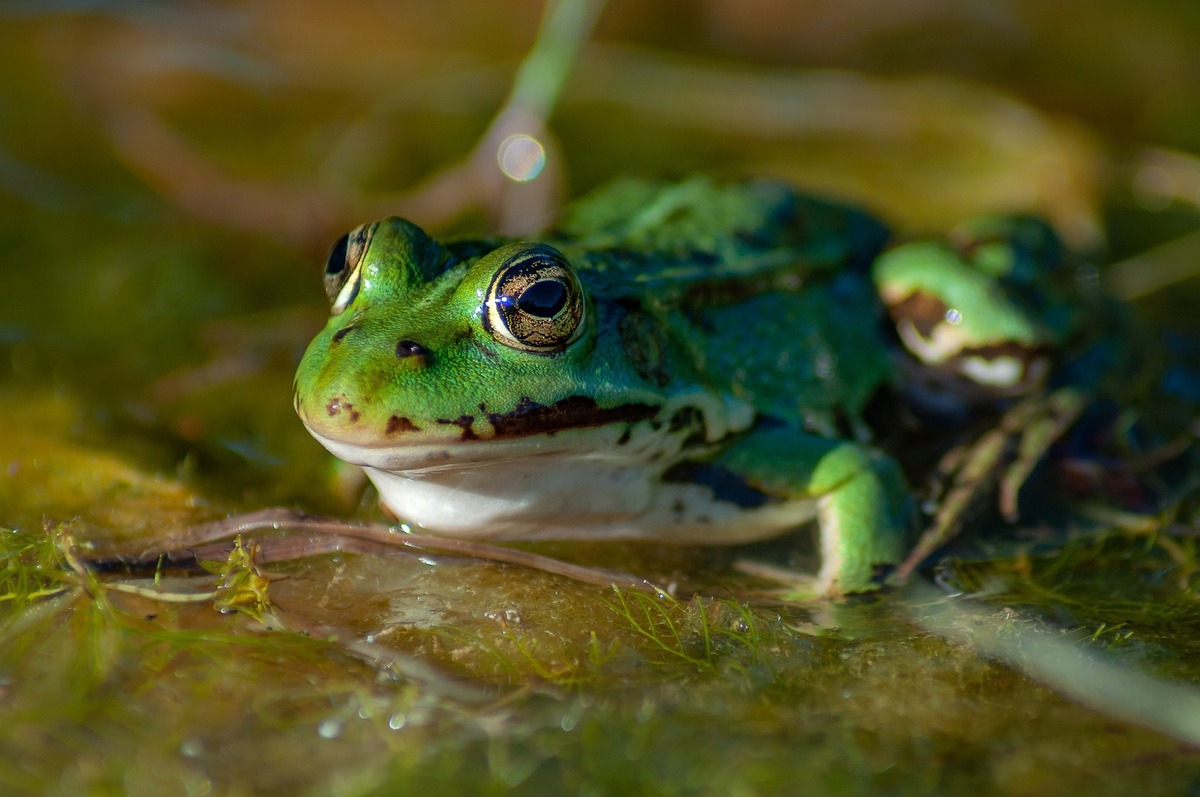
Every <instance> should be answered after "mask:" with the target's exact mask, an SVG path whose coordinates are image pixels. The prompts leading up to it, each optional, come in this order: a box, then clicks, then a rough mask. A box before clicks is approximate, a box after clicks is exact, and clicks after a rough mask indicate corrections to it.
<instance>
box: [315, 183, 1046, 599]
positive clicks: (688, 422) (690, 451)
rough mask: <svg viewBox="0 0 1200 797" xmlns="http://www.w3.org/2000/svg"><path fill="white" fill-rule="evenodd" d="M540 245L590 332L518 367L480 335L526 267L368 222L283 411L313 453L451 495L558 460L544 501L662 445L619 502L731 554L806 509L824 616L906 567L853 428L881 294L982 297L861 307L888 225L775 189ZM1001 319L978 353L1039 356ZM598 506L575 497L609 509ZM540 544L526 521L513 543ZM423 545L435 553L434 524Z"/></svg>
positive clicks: (861, 423) (878, 346) (622, 211)
mask: <svg viewBox="0 0 1200 797" xmlns="http://www.w3.org/2000/svg"><path fill="white" fill-rule="evenodd" d="M541 241H542V242H544V243H547V244H549V245H551V246H553V247H554V248H555V249H557V250H558V251H559V252H561V253H562V254H563V255H564V256H565V258H566V260H567V261H568V262H569V263H570V265H571V267H572V268H573V269H574V273H575V274H576V275H577V277H578V281H579V284H580V285H582V292H583V306H584V308H585V311H584V313H583V316H584V319H583V321H582V323H581V325H580V327H579V329H578V330H577V332H576V334H575V336H574V337H573V338H572V340H571V341H570V342H569V345H565V346H564V347H562V348H561V350H556V351H552V352H536V353H531V352H529V351H524V350H521V349H520V348H519V347H514V346H512V345H509V343H506V342H505V341H504V340H503V339H502V336H497V335H496V334H495V329H494V327H495V324H494V318H493V320H492V322H491V323H492V325H491V326H489V301H491V299H490V298H489V297H490V294H489V290H490V289H491V286H492V285H493V280H494V279H495V278H496V275H497V274H498V273H500V272H501V271H502V270H503V269H504V268H505V263H506V262H507V261H509V260H510V259H511V258H512V256H513V253H514V252H520V251H522V250H523V249H528V247H522V246H513V245H512V244H510V243H508V242H505V241H499V240H483V241H463V242H457V243H451V244H445V245H443V244H439V243H437V242H435V241H433V240H432V239H431V238H429V237H428V236H427V235H425V233H423V232H422V231H421V230H420V229H418V228H417V227H416V226H414V225H412V224H410V223H408V222H405V221H402V220H398V219H389V220H385V221H383V222H380V223H379V224H378V226H377V227H376V228H374V235H373V237H372V238H371V239H370V242H369V245H368V246H367V248H366V250H365V254H363V256H362V259H361V262H360V263H359V274H358V279H359V282H358V287H357V293H356V294H353V293H352V294H346V292H345V291H343V298H345V296H346V295H352V297H353V298H352V301H349V302H348V303H347V304H346V307H345V309H344V311H342V312H340V313H337V314H335V315H334V316H333V317H331V319H330V321H329V323H328V325H327V326H326V327H325V329H324V330H323V331H322V332H321V333H320V334H319V335H317V337H316V338H315V339H314V340H313V341H312V343H311V344H310V345H309V347H308V350H307V351H306V352H305V355H304V357H303V360H302V361H301V363H300V366H299V370H298V372H297V375H296V408H297V411H298V412H299V414H300V416H301V418H302V419H303V420H304V422H305V424H306V426H308V428H309V429H310V431H312V432H313V434H314V435H316V436H317V437H318V439H320V440H322V442H324V443H325V444H326V445H327V446H328V447H330V449H331V450H333V451H334V452H335V453H337V454H339V455H340V456H342V457H343V458H346V459H348V460H350V461H353V462H355V463H356V464H362V465H365V466H368V468H369V470H368V472H369V473H371V472H372V471H371V470H370V468H374V470H375V471H377V472H378V471H389V472H392V473H397V474H400V476H401V478H402V479H404V480H408V479H410V478H412V477H413V476H414V474H415V478H416V479H417V481H420V480H421V479H424V478H426V477H429V476H430V474H434V473H436V474H438V475H444V474H445V473H446V472H447V471H448V470H449V469H452V468H454V467H456V465H455V463H459V464H461V463H460V461H459V458H461V457H465V458H466V460H467V461H468V464H469V467H466V466H464V467H462V468H461V473H456V474H455V475H454V476H453V478H454V480H455V481H454V483H455V484H462V485H466V487H464V491H465V493H469V492H470V486H469V485H470V477H471V473H472V472H473V471H472V470H471V467H475V466H477V465H478V464H479V462H481V461H484V460H488V461H492V460H495V459H499V460H503V459H504V457H505V456H507V454H505V453H503V452H505V451H507V450H512V451H514V452H517V451H519V452H520V453H519V454H517V453H514V454H513V455H512V456H513V458H514V461H516V458H517V457H518V456H519V457H527V456H529V452H530V451H531V450H535V451H536V449H539V448H541V447H544V448H545V449H546V450H547V451H551V450H553V451H555V452H556V455H557V456H559V458H558V459H555V460H553V461H551V460H547V466H546V467H547V468H554V469H556V473H555V478H557V479H560V480H561V479H562V478H563V477H562V475H561V473H562V472H564V471H566V470H568V469H569V468H571V467H573V465H572V460H570V459H563V458H562V457H561V454H562V451H563V449H564V447H567V448H568V449H569V448H570V447H572V446H573V447H576V448H577V449H578V453H579V461H580V462H582V461H585V460H586V461H588V462H592V461H594V460H595V458H596V457H598V456H601V457H604V456H607V457H612V458H615V459H616V461H618V463H619V458H620V457H621V456H622V451H623V450H624V449H622V448H621V446H623V445H624V444H625V442H626V441H627V440H628V439H630V438H631V437H632V438H634V439H635V440H636V439H642V438H639V435H642V436H643V438H646V439H648V438H650V437H653V436H655V435H658V436H660V437H662V438H663V439H664V440H666V439H668V438H669V439H670V440H671V441H673V442H669V443H664V444H663V445H660V446H659V447H658V448H657V449H654V451H653V452H652V453H651V454H643V455H642V456H641V458H640V459H637V461H636V462H634V461H633V460H632V459H631V467H632V466H634V465H636V467H637V468H638V470H637V473H638V474H639V475H638V477H637V478H639V479H644V480H645V481H646V482H648V484H647V485H645V486H646V487H647V489H654V488H658V487H669V488H670V489H675V488H680V487H686V488H688V489H690V490H691V492H690V493H687V495H689V496H691V497H690V498H688V499H687V500H700V499H703V501H704V502H707V503H711V504H712V505H713V506H715V507H716V508H718V509H721V510H727V509H731V508H732V509H734V510H738V511H739V513H740V514H735V516H737V517H741V516H744V517H745V518H746V522H747V523H748V524H753V523H759V524H761V525H762V528H760V529H758V530H757V531H755V532H754V534H752V535H749V537H762V536H769V535H770V534H778V533H783V532H785V531H787V530H789V529H788V528H786V527H780V528H774V527H772V526H770V524H769V523H767V521H763V520H760V518H762V517H764V513H763V512H761V511H760V510H762V508H763V507H768V508H771V507H774V508H778V507H781V506H782V507H788V506H791V505H793V504H795V505H797V506H799V505H800V504H802V503H805V502H808V503H813V504H815V511H816V514H817V517H818V521H819V526H820V534H821V540H820V547H821V552H822V556H823V565H822V568H821V571H820V573H819V576H818V579H817V581H816V584H815V589H816V590H817V591H818V592H821V593H823V594H827V595H829V594H839V593H845V592H854V591H861V590H865V589H870V588H872V587H873V586H874V585H876V584H877V583H878V580H877V578H878V575H879V573H880V571H881V568H884V567H886V566H887V565H890V564H893V563H895V562H897V561H899V560H900V559H901V558H902V557H903V554H904V552H905V548H906V545H907V540H908V537H909V531H910V529H909V503H910V502H909V501H908V496H907V491H906V489H905V487H904V483H903V479H902V477H901V476H900V472H899V468H898V467H897V466H896V464H895V462H894V461H893V460H892V459H891V458H889V457H888V456H887V455H885V454H883V453H881V452H880V451H878V450H876V449H874V448H873V447H872V446H871V445H870V443H869V434H870V433H869V430H868V425H867V423H866V422H865V420H864V418H863V413H864V410H865V408H866V406H867V404H868V402H869V401H871V399H872V397H873V396H875V395H876V394H877V393H878V391H879V389H880V388H882V387H884V386H887V385H889V384H892V383H894V382H895V381H896V380H897V378H898V377H897V374H896V372H895V365H894V362H895V349H894V346H893V344H892V343H891V340H890V335H889V333H888V331H887V329H886V326H885V323H884V322H883V318H884V316H883V311H882V307H881V304H880V302H879V299H878V296H877V293H876V285H877V284H878V285H879V286H880V288H881V289H883V288H886V287H887V285H888V284H889V282H901V283H902V282H904V281H905V280H909V282H911V281H912V280H916V281H917V282H918V283H919V287H920V289H921V290H924V291H927V292H929V293H931V294H932V295H935V296H937V297H939V300H942V301H945V302H949V303H954V302H958V301H960V298H959V295H960V293H963V292H964V291H968V289H970V290H974V291H975V292H976V294H975V295H979V291H980V290H983V291H984V293H987V290H986V288H987V286H988V285H989V284H993V283H994V280H995V278H994V277H989V276H986V275H981V274H980V273H979V269H978V268H975V267H973V266H971V265H970V264H969V263H965V264H964V263H958V264H957V265H953V264H951V266H949V267H948V266H947V262H948V259H949V260H953V259H954V258H953V257H952V256H943V255H944V254H945V253H944V252H938V253H937V254H935V255H930V254H929V252H928V251H924V250H919V249H910V250H907V251H904V250H901V251H899V252H897V253H896V254H894V255H893V256H892V261H891V265H889V266H888V267H887V269H888V270H887V271H886V272H885V273H881V272H877V273H876V275H875V277H874V280H875V282H874V283H873V282H872V276H871V264H872V263H873V262H874V261H875V260H876V258H877V256H878V255H879V253H880V251H881V250H882V248H883V246H884V244H885V241H886V232H885V230H884V228H883V227H882V225H880V224H879V223H878V222H876V221H875V220H874V219H872V218H870V217H869V216H868V215H866V214H865V213H862V212H861V211H858V210H856V209H853V208H848V207H843V206H839V205H835V204H831V203H827V202H824V201H820V200H816V199H811V198H808V197H803V196H800V195H797V194H796V193H795V192H793V191H792V190H791V189H789V188H787V187H785V186H782V185H780V184H777V183H773V182H750V183H742V184H738V185H732V186H718V185H715V184H714V183H712V182H711V181H708V180H705V179H699V178H697V179H692V180H688V181H685V182H681V183H671V184H663V183H651V182H643V181H635V180H628V181H622V182H617V183H614V184H612V185H610V186H608V187H607V188H605V189H602V190H601V191H599V192H597V193H595V194H593V195H591V196H589V197H587V198H585V199H583V200H581V201H580V202H578V203H577V204H575V205H573V206H572V207H571V208H569V209H568V210H567V212H566V213H565V215H564V216H563V218H562V219H561V220H560V222H559V224H558V226H557V227H556V228H555V229H554V230H552V231H551V232H550V233H548V234H547V235H546V236H544V237H543V238H542V239H541ZM913 246H922V245H916V244H914V245H913ZM914 264H915V265H914ZM914 274H915V275H916V276H913V275H914ZM963 295H966V294H963ZM961 301H964V302H965V301H967V300H965V299H964V300H961ZM969 301H972V302H973V301H975V299H974V298H971V299H970V300H969ZM981 301H982V300H981ZM989 301H991V300H990V299H989ZM992 304H993V305H996V303H995V302H992ZM1014 307H1015V305H1014V304H1013V303H1012V302H1011V301H1010V302H1008V303H1007V304H1006V303H1005V302H1003V301H1001V302H1000V303H999V304H998V305H996V306H992V307H990V309H986V315H987V316H988V317H987V318H986V319H983V318H982V316H983V314H984V313H983V309H984V308H983V305H980V314H979V316H977V317H978V318H980V323H979V324H978V326H979V328H980V329H981V330H982V329H983V328H984V327H985V326H986V327H987V328H988V329H987V334H988V335H992V336H994V335H996V334H1001V333H1000V332H997V331H996V330H1000V329H1001V328H1004V325H1005V324H1007V325H1008V327H1007V328H1004V329H1003V330H1002V332H1003V335H1004V336H1005V339H1006V340H1009V339H1011V340H1017V341H1020V342H1022V343H1025V342H1029V341H1033V342H1035V343H1036V342H1038V341H1040V338H1039V337H1038V335H1041V334H1042V333H1040V332H1035V333H1030V326H1031V325H1032V323H1033V322H1032V321H1030V320H1029V319H1028V317H1027V316H1025V315H1023V314H1022V313H1020V312H1017V311H1015V310H1014ZM971 309H972V310H974V309H975V308H973V307H972V308H971ZM985 322H986V323H985ZM1027 333H1029V334H1030V335H1032V337H1029V336H1028V335H1027ZM1023 335H1024V336H1027V337H1026V338H1023V337H1022V336H1023ZM414 343H415V344H417V347H416V348H415V349H414V348H413V346H412V344H414ZM398 346H399V347H400V348H405V347H406V346H407V347H408V352H409V356H401V355H400V354H398V353H397V351H398ZM412 351H417V352H418V354H417V355H412V354H411V352H412ZM672 436H673V437H672ZM506 447H507V448H506ZM651 448H653V447H651ZM643 449H645V446H643ZM410 452H414V453H411V454H410ZM415 452H419V453H415ZM464 452H465V453H464ZM487 452H501V453H500V454H498V455H495V456H493V454H491V453H487ZM568 453H569V452H568ZM476 455H478V458H479V459H478V460H475V459H472V457H475V456H476ZM630 456H631V457H632V456H633V455H630ZM406 457H408V459H406ZM521 461H522V462H526V461H529V460H525V459H522V460H521ZM533 461H536V460H533ZM381 462H383V463H384V464H380V463H381ZM438 462H445V463H449V464H444V465H437V463H438ZM397 463H399V464H397ZM589 467H590V466H589ZM430 468H432V470H431V469H430ZM580 472H581V473H583V472H584V471H582V470H581V471H580ZM593 472H594V471H587V473H593ZM522 473H523V477H522V478H524V479H525V481H526V482H527V481H528V480H529V475H528V473H527V472H525V471H522ZM534 473H536V471H534ZM614 478H615V477H614ZM377 481H378V480H377ZM594 482H595V480H594V479H593V483H582V482H581V483H580V484H579V485H578V488H577V489H578V490H579V491H581V492H587V491H601V490H605V489H608V488H606V487H605V485H604V484H597V483H594ZM406 483H408V482H406ZM495 489H496V488H495V486H494V485H492V486H489V487H488V490H490V491H492V492H495ZM513 489H514V491H515V490H517V489H518V487H516V486H514V488H513ZM519 489H522V490H529V489H531V488H530V487H529V486H528V485H527V484H525V485H524V486H522V487H520V488H519ZM534 489H536V488H534ZM622 489H623V490H625V491H626V492H625V493H621V495H625V494H627V493H628V491H629V489H630V488H629V486H628V485H625V486H623V487H622ZM381 490H382V487H381ZM465 493H464V495H465ZM522 495H525V494H522ZM614 495H616V493H614ZM696 496H700V499H697V498H696ZM490 497H491V496H489V498H490ZM384 500H385V502H388V498H387V497H386V494H385V497H384ZM449 500H451V501H453V500H456V499H449ZM463 500H464V501H467V500H469V499H468V497H464V498H463ZM522 500H524V499H522ZM682 500H683V499H680V502H682ZM680 502H677V503H680ZM393 509H395V510H396V511H397V512H398V513H403V512H404V507H403V506H393ZM676 509H677V514H680V515H681V516H682V515H684V514H687V513H686V512H684V511H683V510H682V509H680V508H679V507H678V506H677V507H676ZM562 511H563V512H566V513H568V514H569V512H570V507H569V506H567V507H566V508H565V509H563V510H562ZM720 516H721V517H729V513H728V512H726V513H725V514H723V515H720ZM431 517H433V516H431ZM588 517H589V518H591V517H593V516H592V515H589V516H588ZM650 517H651V515H650V514H649V513H647V514H646V516H645V519H641V520H639V518H637V517H634V518H631V519H630V520H629V521H628V522H629V523H630V524H631V525H632V526H635V527H636V526H638V524H639V523H642V524H643V525H646V527H645V528H641V529H639V530H638V532H637V535H638V536H649V537H653V538H655V539H662V540H665V541H670V540H671V539H672V538H673V535H674V530H673V526H672V525H671V524H670V523H669V522H668V523H664V522H663V520H662V517H661V516H655V517H654V519H653V521H651V520H650V519H649V518H650ZM542 521H543V518H541V517H539V516H534V515H531V516H530V523H531V525H536V524H538V523H540V522H542ZM580 522H581V523H586V522H591V521H590V520H588V521H583V520H581V521H580ZM737 523H738V521H737V520H734V521H733V522H732V523H729V524H728V527H729V532H728V535H727V539H726V537H724V536H722V534H721V533H720V531H718V532H716V533H714V534H711V535H709V536H708V537H706V538H705V539H704V540H703V541H704V542H709V543H714V542H715V543H720V542H722V541H729V540H735V541H736V540H740V539H746V538H748V535H745V534H739V533H738V531H737V528H736V526H737ZM429 525H430V527H431V528H432V530H434V531H437V530H438V529H437V528H436V525H437V521H436V519H431V520H430V521H429ZM793 525H794V524H793ZM471 531H472V530H471V529H467V533H470V532H471ZM476 531H478V534H479V536H488V529H487V528H479V529H477V530H476ZM456 533H462V529H457V530H456ZM510 536H512V535H510ZM530 536H534V537H536V536H538V535H537V534H533V533H531V535H530ZM570 536H587V530H586V528H583V530H582V531H579V530H574V531H572V532H571V534H570ZM683 539H684V541H692V537H691V536H690V535H683Z"/></svg>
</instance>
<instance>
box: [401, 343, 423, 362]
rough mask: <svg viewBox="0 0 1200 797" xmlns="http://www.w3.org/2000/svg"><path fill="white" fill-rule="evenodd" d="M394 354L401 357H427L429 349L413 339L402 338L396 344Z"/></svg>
mask: <svg viewBox="0 0 1200 797" xmlns="http://www.w3.org/2000/svg"><path fill="white" fill-rule="evenodd" d="M396 356H397V357H400V358H402V359H403V358H405V357H428V356H429V349H427V348H425V347H424V346H422V345H421V344H420V343H417V342H416V341H415V340H402V341H400V342H399V343H397V344H396Z"/></svg>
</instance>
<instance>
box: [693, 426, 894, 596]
mask: <svg viewBox="0 0 1200 797" xmlns="http://www.w3.org/2000/svg"><path fill="white" fill-rule="evenodd" d="M714 464H715V465H717V466H719V467H722V468H727V469H729V470H731V471H733V472H734V473H736V474H738V475H739V476H740V478H741V479H743V480H744V481H745V483H746V484H747V485H748V486H749V487H751V488H753V489H755V490H757V491H759V492H761V493H763V494H764V495H766V496H768V498H769V499H770V500H772V501H774V502H797V503H804V502H815V503H816V515H817V521H818V523H819V535H820V537H819V549H820V555H821V567H820V570H819V572H818V573H817V577H816V582H815V584H811V585H810V586H811V587H812V588H813V591H814V592H816V593H817V594H820V595H824V596H836V595H842V594H846V593H850V592H863V591H866V590H871V589H875V588H876V587H878V586H879V584H880V578H879V576H880V574H881V570H882V568H885V567H887V566H890V565H895V564H896V563H897V562H899V561H900V560H902V559H903V558H904V555H905V553H906V551H907V546H908V543H909V536H910V530H911V522H910V521H911V517H912V512H911V506H912V502H911V500H910V496H909V493H908V490H907V489H906V487H905V484H904V477H903V476H902V475H901V473H900V468H899V466H897V464H896V462H895V461H894V460H892V459H891V458H890V457H887V456H885V455H884V454H882V453H880V452H879V451H876V450H875V449H873V448H871V447H869V446H866V445H863V444H860V443H856V442H853V441H850V440H838V439H830V438H825V437H818V436H815V435H812V434H807V433H805V432H803V431H800V430H793V429H786V428H785V429H778V428H762V429H759V430H757V431H754V432H752V433H751V434H750V435H749V436H748V437H746V438H744V439H742V440H740V441H738V442H737V443H735V444H734V445H732V446H730V447H729V448H728V449H726V450H724V451H723V452H722V453H721V454H720V455H719V456H718V457H717V458H716V460H715V462H714Z"/></svg>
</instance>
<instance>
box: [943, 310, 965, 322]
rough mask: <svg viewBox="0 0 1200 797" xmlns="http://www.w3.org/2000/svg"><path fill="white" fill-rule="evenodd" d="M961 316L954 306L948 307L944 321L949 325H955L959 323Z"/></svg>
mask: <svg viewBox="0 0 1200 797" xmlns="http://www.w3.org/2000/svg"><path fill="white" fill-rule="evenodd" d="M962 318H963V317H962V313H960V312H959V311H957V310H955V309H954V308H950V309H949V310H947V311H946V323H947V324H950V325H951V326H957V325H958V324H961V323H962Z"/></svg>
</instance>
